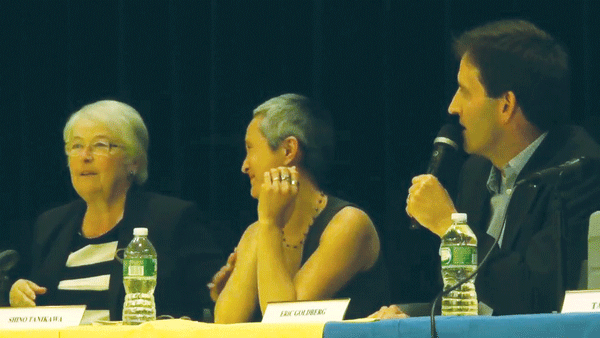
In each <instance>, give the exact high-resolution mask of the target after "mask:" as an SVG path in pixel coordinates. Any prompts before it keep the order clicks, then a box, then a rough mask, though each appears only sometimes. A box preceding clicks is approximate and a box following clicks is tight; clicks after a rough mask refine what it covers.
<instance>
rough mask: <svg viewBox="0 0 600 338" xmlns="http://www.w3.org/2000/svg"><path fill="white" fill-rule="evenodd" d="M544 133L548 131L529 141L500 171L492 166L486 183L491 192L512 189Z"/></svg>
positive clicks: (544, 135) (542, 138)
mask: <svg viewBox="0 0 600 338" xmlns="http://www.w3.org/2000/svg"><path fill="white" fill-rule="evenodd" d="M546 135H548V132H545V133H543V134H542V135H540V137H538V138H537V139H536V140H535V141H533V142H531V144H529V145H528V146H527V148H525V149H523V150H522V151H521V152H520V153H519V154H517V156H515V157H513V158H512V159H511V160H510V161H508V164H507V165H505V166H504V168H502V171H500V170H499V169H498V168H496V167H494V166H492V169H491V170H490V175H489V177H488V180H487V184H486V185H487V188H488V190H489V191H490V192H491V193H492V194H500V193H502V191H504V190H505V189H512V187H513V186H514V185H515V182H516V181H517V176H519V173H520V172H521V170H523V167H525V164H527V162H528V161H529V159H530V158H531V156H532V155H533V153H534V152H535V151H536V149H537V148H538V147H539V146H540V143H542V141H543V140H544V139H545V138H546ZM503 174H504V175H503Z"/></svg>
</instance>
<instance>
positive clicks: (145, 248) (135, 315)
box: [123, 228, 157, 325]
mask: <svg viewBox="0 0 600 338" xmlns="http://www.w3.org/2000/svg"><path fill="white" fill-rule="evenodd" d="M133 236H134V237H133V240H131V242H130V243H129V245H128V246H127V249H125V254H124V256H123V284H124V285H125V303H124V304H123V324H129V325H137V324H141V323H144V322H147V321H150V320H155V319H156V304H155V303H154V288H155V287H156V268H157V264H156V250H155V249H154V246H152V243H150V241H149V240H148V229H147V228H135V229H133Z"/></svg>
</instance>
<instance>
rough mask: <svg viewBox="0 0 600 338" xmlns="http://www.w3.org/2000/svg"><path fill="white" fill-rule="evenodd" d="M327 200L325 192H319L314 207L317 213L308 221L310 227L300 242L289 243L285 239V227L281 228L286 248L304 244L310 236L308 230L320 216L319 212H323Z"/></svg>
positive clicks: (299, 246)
mask: <svg viewBox="0 0 600 338" xmlns="http://www.w3.org/2000/svg"><path fill="white" fill-rule="evenodd" d="M324 200H325V194H323V192H320V193H319V201H318V202H317V206H316V207H315V208H314V210H315V213H314V215H313V216H312V217H311V220H310V223H308V227H306V231H305V232H304V235H303V236H302V239H301V240H300V242H299V243H298V244H295V245H293V244H289V243H288V242H287V240H286V239H285V233H284V231H283V229H281V237H282V239H283V245H285V247H286V248H292V249H298V248H301V247H302V245H303V244H304V241H305V240H306V236H308V231H309V230H310V227H312V225H313V223H314V222H315V219H317V217H318V216H319V214H320V213H321V211H323V209H324V206H323V205H322V204H323V201H324Z"/></svg>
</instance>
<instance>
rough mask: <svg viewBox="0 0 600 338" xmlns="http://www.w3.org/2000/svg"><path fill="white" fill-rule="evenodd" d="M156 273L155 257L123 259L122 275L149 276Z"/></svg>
mask: <svg viewBox="0 0 600 338" xmlns="http://www.w3.org/2000/svg"><path fill="white" fill-rule="evenodd" d="M155 274H156V258H140V259H124V260H123V276H129V277H151V276H154V275H155Z"/></svg>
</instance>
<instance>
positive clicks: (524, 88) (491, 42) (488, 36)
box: [454, 20, 570, 131]
mask: <svg viewBox="0 0 600 338" xmlns="http://www.w3.org/2000/svg"><path fill="white" fill-rule="evenodd" d="M454 51H455V53H456V55H457V57H458V58H462V57H463V56H465V55H466V58H467V59H468V61H469V62H470V63H472V64H473V65H474V66H475V67H477V69H478V70H479V73H480V79H479V80H480V81H481V83H482V84H483V86H484V88H485V90H486V93H487V95H488V96H489V97H493V98H498V97H500V96H501V95H502V94H504V93H506V92H508V91H512V92H513V93H514V94H515V97H516V99H517V104H518V105H519V106H520V107H521V109H522V110H523V113H524V114H525V118H526V119H527V120H528V121H529V122H530V123H532V124H533V125H535V126H536V127H538V128H539V129H541V130H543V131H545V130H548V129H550V128H551V127H552V126H554V125H557V124H562V123H564V122H565V121H566V120H567V119H568V117H569V106H570V71H569V60H568V59H569V58H568V55H567V53H566V52H565V50H564V49H563V48H562V47H561V45H560V44H559V43H558V42H557V41H556V40H555V39H554V38H553V37H552V36H550V34H548V33H546V32H544V31H543V30H541V29H539V28H538V27H536V26H535V25H533V24H532V23H530V22H527V21H524V20H502V21H496V22H492V23H489V24H486V25H484V26H480V27H477V28H474V29H472V30H470V31H467V32H465V33H463V34H462V35H461V36H460V37H459V38H458V39H456V40H455V41H454Z"/></svg>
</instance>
